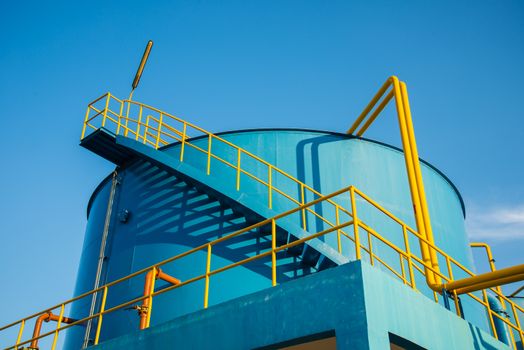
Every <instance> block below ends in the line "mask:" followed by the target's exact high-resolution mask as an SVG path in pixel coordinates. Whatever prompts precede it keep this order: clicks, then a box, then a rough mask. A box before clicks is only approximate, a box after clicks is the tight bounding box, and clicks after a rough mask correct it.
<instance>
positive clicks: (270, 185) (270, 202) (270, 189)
mask: <svg viewBox="0 0 524 350" xmlns="http://www.w3.org/2000/svg"><path fill="white" fill-rule="evenodd" d="M271 170H272V167H271V165H268V166H267V185H268V186H267V189H268V191H267V192H268V207H269V209H272V208H273V193H272V192H273V180H272V178H271V177H272V171H271Z"/></svg>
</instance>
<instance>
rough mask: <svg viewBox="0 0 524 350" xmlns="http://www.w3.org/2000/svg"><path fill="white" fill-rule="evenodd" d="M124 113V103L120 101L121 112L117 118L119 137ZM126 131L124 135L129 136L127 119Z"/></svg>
mask: <svg viewBox="0 0 524 350" xmlns="http://www.w3.org/2000/svg"><path fill="white" fill-rule="evenodd" d="M123 111H124V102H123V101H120V111H119V112H118V118H117V121H118V124H117V127H116V134H117V135H119V133H120V126H121V122H120V120H121V119H122V117H123V115H122V113H123ZM125 129H126V130H125V131H124V135H125V136H127V118H126V126H125Z"/></svg>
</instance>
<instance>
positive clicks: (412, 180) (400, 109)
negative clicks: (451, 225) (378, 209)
mask: <svg viewBox="0 0 524 350" xmlns="http://www.w3.org/2000/svg"><path fill="white" fill-rule="evenodd" d="M390 79H391V81H392V83H393V89H394V92H395V105H396V109H397V115H398V124H399V128H400V137H401V140H402V147H403V148H404V160H405V163H406V170H407V173H408V182H409V188H410V193H411V200H412V202H413V211H414V213H415V221H416V224H417V229H418V232H419V233H420V235H421V236H422V237H424V238H426V231H425V226H424V218H423V214H422V210H421V209H420V199H419V192H418V187H417V181H416V177H415V172H414V169H413V162H412V156H411V144H410V142H409V136H408V132H407V127H406V120H405V117H404V104H403V103H402V102H403V101H402V100H403V99H402V93H401V89H400V83H399V80H398V78H397V77H391V78H390ZM419 241H420V250H421V252H422V258H423V260H424V265H425V266H424V270H425V276H426V279H427V281H428V285H430V286H432V285H434V284H435V282H434V281H435V279H434V276H433V271H431V269H430V268H428V267H427V266H432V261H431V257H430V253H429V248H428V245H427V244H426V242H424V241H423V240H419Z"/></svg>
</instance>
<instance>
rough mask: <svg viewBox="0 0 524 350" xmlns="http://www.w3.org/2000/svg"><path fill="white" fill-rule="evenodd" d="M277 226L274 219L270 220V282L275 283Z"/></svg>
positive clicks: (274, 284)
mask: <svg viewBox="0 0 524 350" xmlns="http://www.w3.org/2000/svg"><path fill="white" fill-rule="evenodd" d="M276 249H277V226H276V222H275V219H272V220H271V282H272V285H273V287H274V286H276V285H277V253H276Z"/></svg>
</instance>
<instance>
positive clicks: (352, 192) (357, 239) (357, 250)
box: [349, 186, 372, 260]
mask: <svg viewBox="0 0 524 350" xmlns="http://www.w3.org/2000/svg"><path fill="white" fill-rule="evenodd" d="M349 196H350V198H351V212H352V213H353V234H354V236H355V257H356V259H357V260H360V259H361V254H360V237H359V234H358V225H359V220H358V216H357V203H356V200H355V188H354V187H353V186H350V187H349ZM371 254H372V253H370V255H371Z"/></svg>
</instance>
